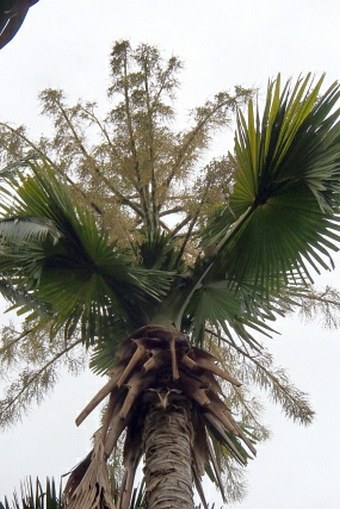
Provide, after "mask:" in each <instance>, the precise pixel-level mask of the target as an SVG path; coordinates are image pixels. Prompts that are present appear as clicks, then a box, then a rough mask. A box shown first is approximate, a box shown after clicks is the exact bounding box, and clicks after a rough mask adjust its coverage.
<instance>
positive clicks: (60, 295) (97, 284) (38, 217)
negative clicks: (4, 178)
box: [0, 166, 172, 339]
mask: <svg viewBox="0 0 340 509" xmlns="http://www.w3.org/2000/svg"><path fill="white" fill-rule="evenodd" d="M32 169H33V176H30V175H29V176H26V177H25V178H23V177H22V178H21V179H19V180H17V181H15V180H13V179H12V180H11V181H9V182H7V185H6V186H3V188H2V193H3V194H4V196H5V197H6V198H8V196H9V190H8V184H11V186H12V189H13V191H14V194H13V196H12V195H11V196H10V198H11V200H7V202H6V201H5V200H4V201H3V203H4V205H3V206H2V209H3V214H4V216H5V217H4V219H3V221H2V223H0V270H1V272H2V274H3V275H5V276H7V278H8V279H9V278H11V277H12V278H13V286H15V288H16V289H17V290H19V289H21V288H25V289H27V288H28V289H30V293H31V294H32V295H33V296H34V299H35V301H38V302H41V303H43V304H44V306H45V307H46V306H47V308H49V310H50V314H51V315H52V316H53V317H54V330H55V331H57V330H59V329H60V328H61V327H65V330H66V334H67V336H70V335H71V334H72V333H73V332H74V330H75V329H76V328H77V327H78V326H80V328H81V331H82V333H83V336H84V338H87V339H90V338H93V337H95V336H99V337H104V336H107V334H108V333H109V332H110V323H111V322H112V320H113V319H114V317H115V316H116V315H119V316H120V317H122V319H123V320H124V319H125V320H126V322H127V323H128V325H127V327H128V328H130V329H133V328H135V327H136V326H137V327H138V326H140V325H143V324H144V323H145V322H146V321H147V313H148V312H150V311H151V310H152V306H153V305H156V304H157V303H158V302H159V301H160V300H161V299H162V298H163V297H164V296H165V295H166V293H167V292H168V289H169V286H170V283H171V280H172V275H171V274H170V273H169V272H165V271H160V270H150V269H148V270H146V269H144V268H142V267H138V266H134V265H133V257H132V254H131V255H128V254H127V253H126V252H122V250H120V249H118V247H117V246H116V245H115V244H112V243H110V242H109V241H108V238H107V235H106V234H105V232H104V231H103V230H102V229H101V228H100V227H98V225H97V224H96V221H95V219H94V218H93V216H91V215H90V214H89V213H88V212H87V211H84V210H81V209H80V208H78V207H74V204H73V203H72V201H71V199H70V197H69V194H68V192H67V189H66V187H65V186H64V185H63V184H62V183H61V182H59V181H58V180H57V179H56V177H55V176H54V175H53V172H52V171H51V170H50V169H49V168H48V167H47V166H44V167H38V166H32ZM9 201H10V203H9ZM25 310H26V308H25Z"/></svg>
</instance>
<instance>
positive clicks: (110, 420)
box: [65, 326, 256, 509]
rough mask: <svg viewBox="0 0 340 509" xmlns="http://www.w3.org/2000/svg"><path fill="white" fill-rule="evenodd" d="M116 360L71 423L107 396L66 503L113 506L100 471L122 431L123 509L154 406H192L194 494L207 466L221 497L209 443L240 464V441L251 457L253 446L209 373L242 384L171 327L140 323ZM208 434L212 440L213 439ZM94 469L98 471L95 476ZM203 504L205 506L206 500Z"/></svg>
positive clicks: (76, 507) (244, 456) (80, 508)
mask: <svg viewBox="0 0 340 509" xmlns="http://www.w3.org/2000/svg"><path fill="white" fill-rule="evenodd" d="M117 358H118V361H117V363H116V365H115V366H114V368H113V369H112V371H111V378H110V380H109V382H108V383H107V384H106V385H105V386H104V387H103V388H102V389H101V390H100V391H99V392H98V393H97V394H96V395H95V396H94V398H93V399H92V400H91V401H90V403H89V404H88V405H87V406H86V407H85V408H84V410H83V411H82V412H81V414H80V415H79V416H78V418H77V420H76V423H77V425H79V424H81V422H82V421H83V420H84V419H85V418H86V417H87V416H88V415H89V414H90V412H91V411H92V410H93V409H94V408H95V407H96V406H97V405H98V404H99V403H100V402H101V401H102V400H103V399H104V398H105V397H107V396H109V402H108V405H107V408H106V410H105V413H104V416H103V424H102V427H101V428H100V430H99V431H98V433H99V435H98V436H99V438H98V441H96V445H95V448H94V451H93V453H92V454H91V455H89V456H88V457H87V458H86V459H85V460H84V462H85V463H84V462H82V464H80V465H79V466H78V467H77V468H76V469H75V470H74V471H73V472H72V473H71V475H70V478H69V481H68V483H67V486H66V489H65V502H66V504H65V505H66V507H67V508H72V509H84V507H86V509H90V508H91V509H92V508H97V507H98V509H99V507H101V508H103V509H104V508H105V509H106V507H112V505H111V506H110V505H108V502H107V493H108V491H107V488H106V487H105V489H104V488H102V486H104V485H105V486H106V484H105V483H106V480H107V475H106V474H105V475H104V473H103V468H104V464H105V461H106V459H107V458H108V457H109V456H110V454H111V453H112V451H113V448H114V447H115V445H116V443H117V440H118V438H119V436H120V435H121V433H122V432H123V430H124V429H126V430H127V438H126V441H125V448H124V464H125V468H126V474H125V476H124V481H123V486H122V487H121V497H120V499H119V502H118V508H119V509H128V507H129V502H130V497H131V492H132V487H133V481H134V475H135V470H136V468H137V464H138V461H139V459H140V457H141V455H142V452H143V453H144V452H145V450H144V451H142V443H143V444H144V448H145V447H146V445H145V444H146V439H145V437H144V438H143V439H142V433H143V429H144V428H145V422H146V421H147V422H149V421H150V415H152V413H153V412H154V411H155V410H156V411H158V412H161V413H162V412H163V413H164V412H167V413H171V412H174V413H176V411H177V413H178V411H179V410H180V411H183V409H184V408H186V409H190V412H189V413H190V419H189V421H190V422H189V424H188V429H189V428H190V429H191V430H192V431H191V432H190V434H191V437H190V444H191V446H190V457H191V460H190V462H191V468H192V474H193V479H194V481H195V482H196V485H197V488H198V491H199V493H202V489H201V486H200V479H201V477H202V475H203V474H204V473H205V471H206V470H207V469H209V471H210V473H211V472H214V474H211V475H213V476H214V479H215V481H216V483H217V484H218V485H219V486H220V489H221V491H222V495H224V494H223V486H222V483H221V478H220V473H219V468H218V461H217V459H216V458H215V452H214V445H215V444H216V443H217V444H220V445H222V446H223V450H224V451H225V453H226V454H228V455H231V456H233V457H234V458H235V459H236V460H237V461H238V462H239V463H242V464H246V462H247V460H248V458H249V457H250V456H249V454H248V452H247V451H246V449H244V447H243V445H242V442H243V444H245V445H246V446H247V448H248V449H249V451H250V452H251V453H252V454H254V455H255V453H256V451H255V449H254V446H253V444H252V442H251V441H250V440H249V438H248V437H247V436H246V435H245V433H244V432H243V430H242V429H241V428H240V426H239V425H238V424H237V423H236V422H235V420H234V419H233V417H232V415H231V412H230V411H229V409H228V408H227V406H226V405H225V403H224V402H223V399H222V398H223V394H222V391H221V388H220V385H219V384H218V382H217V380H216V378H215V377H216V376H218V377H220V378H222V379H223V380H225V381H227V382H229V383H231V384H233V385H235V386H239V385H240V384H239V383H238V382H237V381H236V380H235V379H234V378H233V377H232V376H230V375H229V373H226V372H225V371H224V370H222V369H221V368H219V367H218V366H217V362H216V359H215V358H214V357H213V356H212V355H211V354H209V353H207V352H204V351H203V350H201V349H199V348H195V347H191V345H190V343H189V340H188V339H187V337H186V336H184V335H183V334H181V333H180V332H178V331H176V330H172V329H166V328H163V327H159V326H146V327H143V328H141V329H139V330H138V331H136V333H135V334H133V335H132V336H131V337H129V338H127V339H126V340H125V341H123V342H122V344H121V345H120V347H119V350H118V357H117ZM209 435H211V436H212V437H213V440H212V441H211V440H210V437H209ZM96 448H98V450H97V449H96ZM160 454H162V452H161V451H160ZM85 467H86V468H85ZM98 471H100V472H101V474H100V476H101V477H100V476H99V474H98ZM105 476H106V477H105ZM99 477H100V479H99ZM100 489H102V491H100ZM98 490H99V491H98ZM147 490H148V486H147ZM99 496H100V497H102V498H101V499H102V500H103V504H104V505H102V506H99V505H95V504H96V503H97V501H98V500H99V498H98V497H99ZM202 496H203V495H202ZM85 499H86V501H90V505H84V504H83V501H84V500H85ZM202 501H203V505H204V506H206V503H205V501H204V499H203V500H202ZM91 504H92V505H91ZM105 504H107V505H105Z"/></svg>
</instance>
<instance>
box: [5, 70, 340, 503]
mask: <svg viewBox="0 0 340 509" xmlns="http://www.w3.org/2000/svg"><path fill="white" fill-rule="evenodd" d="M322 82H323V79H320V80H319V81H318V82H317V83H315V84H313V82H312V80H311V77H310V76H307V77H306V78H304V79H302V78H301V79H299V80H298V81H297V83H296V84H294V85H292V84H291V83H287V84H286V85H285V86H284V87H281V83H280V77H278V78H277V79H276V80H275V81H274V82H271V83H269V85H268V91H267V98H266V101H265V104H264V112H263V114H262V115H260V107H259V106H258V105H254V103H253V101H252V100H250V102H249V106H248V113H247V115H246V116H244V115H243V114H242V112H241V111H238V113H237V132H236V137H235V150H234V153H233V155H230V158H229V162H228V165H226V166H223V167H222V170H221V171H220V172H219V173H216V172H215V173H212V174H210V175H208V176H207V178H206V179H205V186H203V188H200V189H199V188H197V189H198V190H197V200H198V202H199V204H198V206H196V207H193V209H192V211H191V213H190V214H188V216H187V217H186V218H185V222H184V223H183V224H184V225H185V227H186V228H185V229H184V233H183V230H181V229H180V228H179V227H178V225H176V226H173V227H172V226H171V225H169V224H165V223H164V221H163V220H162V218H163V214H162V212H163V203H169V201H168V202H166V201H165V195H166V191H167V189H166V188H165V186H164V185H163V187H162V185H161V184H162V183H161V182H159V181H157V179H156V178H155V172H154V171H153V168H151V170H150V171H148V172H146V171H145V170H144V168H143V166H142V167H139V168H134V172H135V173H132V171H131V179H133V178H134V177H132V175H135V176H136V179H137V180H136V182H135V188H136V189H137V192H135V193H134V194H131V191H130V189H128V188H127V195H126V196H125V199H126V200H127V201H125V202H122V203H123V204H122V207H124V204H126V203H128V202H129V203H130V204H132V205H133V208H134V209H135V210H136V211H137V212H136V213H137V214H138V222H137V223H136V228H137V234H136V235H135V236H134V237H130V239H129V243H128V244H125V245H122V244H121V243H120V242H119V239H118V238H117V239H112V238H109V236H108V233H107V232H106V230H105V228H104V227H103V226H102V225H101V224H100V214H99V215H97V216H94V214H93V213H92V211H91V207H89V208H88V209H84V207H80V206H78V205H76V204H75V202H74V195H71V194H70V191H69V187H68V185H67V183H65V181H64V180H63V179H62V178H61V177H60V176H59V175H56V172H55V170H54V169H53V168H52V167H51V166H50V165H49V163H48V162H47V161H43V162H32V161H30V162H28V164H27V167H26V168H25V169H23V171H21V172H20V173H18V172H16V173H15V172H14V170H13V169H12V170H11V171H8V172H4V173H3V179H4V184H3V186H2V188H1V203H2V206H1V207H2V211H3V219H2V221H1V223H0V246H1V259H0V270H1V274H2V277H3V280H2V281H3V283H2V289H3V293H4V294H5V295H6V296H7V298H8V299H9V300H10V302H12V303H13V306H14V307H17V308H19V310H20V312H22V313H23V312H27V313H29V315H28V320H29V322H30V323H31V324H32V325H31V329H32V330H39V328H44V330H47V329H48V330H49V331H50V334H51V341H53V338H54V337H57V336H58V334H60V333H61V332H63V334H64V337H65V340H66V341H67V342H70V341H71V338H72V336H73V335H75V334H77V335H80V336H81V340H82V342H83V343H84V344H85V345H86V346H87V347H89V348H92V349H93V350H94V355H93V358H92V365H93V366H94V367H95V369H96V370H97V371H98V372H108V373H109V379H108V381H107V383H106V384H105V385H104V386H103V388H102V389H101V391H100V392H99V393H98V394H96V395H94V397H93V398H92V400H91V401H90V402H89V404H88V405H87V406H86V408H85V409H84V410H83V411H82V412H81V414H80V415H79V416H78V418H77V421H76V422H77V424H78V425H79V424H81V422H82V421H83V420H84V419H85V418H86V417H87V416H88V415H89V413H90V412H91V411H92V410H93V409H94V408H95V407H96V406H97V405H98V404H99V403H100V402H101V401H103V400H104V399H105V398H108V402H107V406H106V409H105V411H104V414H103V420H102V425H101V427H100V429H99V430H98V432H97V433H96V434H95V437H94V443H93V448H92V450H91V451H90V452H89V454H88V455H87V456H86V458H85V459H84V460H83V461H82V462H81V463H80V464H79V465H78V466H77V467H76V468H75V469H74V470H73V471H72V472H71V474H70V477H69V480H68V482H67V485H66V487H65V490H64V504H65V507H68V508H72V509H75V508H83V509H90V508H91V509H92V508H98V509H99V508H112V507H113V502H112V494H111V493H110V492H109V485H110V483H109V479H108V473H107V469H106V462H107V460H108V458H109V457H110V455H111V454H112V451H113V449H114V447H115V446H116V444H117V441H118V439H119V438H120V437H122V436H123V437H124V466H125V475H124V478H123V482H122V486H121V488H120V493H119V497H118V503H117V506H118V508H120V509H127V508H128V507H129V503H130V497H131V493H132V489H133V482H134V475H135V471H136V467H137V465H138V463H139V461H140V459H141V457H143V456H144V457H145V469H144V475H145V483H146V494H147V503H148V508H149V509H156V508H157V509H161V508H162V507H174V508H175V507H181V508H183V509H186V508H188V509H189V508H190V509H192V508H193V499H192V486H193V484H194V483H195V484H196V486H197V488H198V491H199V493H200V494H201V496H202V501H203V504H204V505H205V506H206V507H207V503H206V501H205V500H204V494H203V490H202V487H201V483H200V479H201V476H202V475H203V473H204V472H207V473H208V475H210V477H211V478H212V479H213V480H214V481H215V482H216V484H217V485H219V486H220V488H221V490H223V485H222V482H221V475H220V467H221V465H222V466H223V464H224V462H225V461H226V460H228V459H229V458H231V457H232V458H234V459H235V460H236V461H237V462H239V463H241V464H246V462H247V460H248V459H249V457H251V456H253V455H254V454H255V449H254V445H253V437H252V434H251V430H249V429H247V428H246V427H244V426H243V425H242V424H239V423H238V422H237V419H236V418H235V416H233V415H232V413H231V411H230V409H229V408H228V407H227V405H226V403H225V400H224V398H223V394H222V388H223V389H224V390H228V384H229V386H235V387H236V386H238V381H237V380H235V379H234V377H233V372H232V371H233V369H232V364H230V365H229V366H219V365H218V364H217V363H216V357H214V355H213V353H216V351H217V350H216V345H220V346H222V347H225V349H232V348H234V349H239V350H241V351H242V352H244V355H245V356H247V355H248V356H254V357H255V356H261V354H262V346H261V344H260V343H259V341H258V339H256V338H255V337H254V332H255V333H258V332H260V333H264V334H270V332H271V330H272V329H271V327H270V325H269V323H268V322H269V321H270V320H274V319H275V316H276V315H277V314H285V312H287V311H288V310H290V309H291V306H292V305H294V302H296V299H297V298H298V297H299V296H300V295H303V294H304V292H308V291H309V284H310V282H311V279H312V276H311V272H312V271H313V270H314V271H316V272H319V270H320V269H329V268H331V267H332V260H331V254H330V253H331V251H332V250H336V249H337V242H338V240H339V236H338V233H337V231H338V229H339V226H340V225H339V215H338V208H339V203H340V202H339V190H340V186H339V176H340V122H339V121H338V117H339V110H335V109H334V108H335V107H336V104H337V101H338V99H339V94H340V89H339V86H338V85H337V84H333V85H331V86H330V87H329V88H328V90H326V91H325V92H323V93H321V87H322ZM150 111H151V110H150ZM150 118H151V117H150ZM149 120H150V119H149ZM150 122H151V120H150ZM149 132H152V130H150V131H149ZM145 147H146V148H145V157H146V158H147V157H148V153H147V147H148V140H145ZM132 148H133V147H132ZM230 166H232V168H233V171H234V185H233V190H232V192H231V195H230V197H227V196H226V197H225V201H224V202H223V203H221V204H220V206H218V207H214V208H213V209H212V207H211V202H210V201H209V196H210V193H213V192H214V188H215V187H216V186H219V185H220V184H221V182H223V177H224V174H223V171H225V172H227V171H228V169H229V168H230ZM170 176H171V175H170ZM225 178H227V173H225ZM176 191H177V197H179V196H180V194H181V192H182V189H181V186H180V183H178V184H177V190H176V189H175V188H174V187H172V188H171V192H172V193H174V194H175V193H176ZM196 205H197V204H196ZM167 206H168V205H167ZM220 380H223V384H222V385H221V383H220ZM308 419H310V415H309V414H308V413H306V415H305V420H306V421H308Z"/></svg>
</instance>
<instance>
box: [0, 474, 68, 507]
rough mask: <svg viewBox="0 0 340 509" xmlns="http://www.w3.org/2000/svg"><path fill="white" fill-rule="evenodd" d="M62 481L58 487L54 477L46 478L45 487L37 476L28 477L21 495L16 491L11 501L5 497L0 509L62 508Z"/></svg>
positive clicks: (22, 487) (22, 486)
mask: <svg viewBox="0 0 340 509" xmlns="http://www.w3.org/2000/svg"><path fill="white" fill-rule="evenodd" d="M62 507H63V504H62V502H61V483H60V485H59V488H57V486H56V484H55V481H54V479H53V478H52V479H48V478H47V479H46V485H45V487H43V486H42V484H41V482H40V480H39V479H38V478H37V479H36V481H35V483H34V482H33V480H32V478H28V479H26V480H25V481H24V482H23V483H22V484H21V490H20V496H19V495H18V494H17V493H15V494H14V496H13V500H12V501H11V502H9V501H8V499H7V498H6V497H5V500H4V503H3V504H2V503H1V502H0V509H62Z"/></svg>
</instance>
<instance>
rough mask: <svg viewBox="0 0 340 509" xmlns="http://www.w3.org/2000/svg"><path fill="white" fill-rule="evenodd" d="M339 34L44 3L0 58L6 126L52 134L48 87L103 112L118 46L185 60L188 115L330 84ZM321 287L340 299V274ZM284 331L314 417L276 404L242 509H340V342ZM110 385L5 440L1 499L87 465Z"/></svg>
mask: <svg viewBox="0 0 340 509" xmlns="http://www.w3.org/2000/svg"><path fill="white" fill-rule="evenodd" d="M339 22H340V7H339V3H338V1H335V0H334V1H331V0H324V1H323V2H320V1H315V0H308V1H307V0H299V1H296V0H295V1H292V0H285V1H278V0H276V1H275V0H270V1H267V0H260V1H258V2H255V1H254V0H243V1H242V2H237V1H233V2H231V1H229V2H228V1H227V0H209V1H203V0H172V1H171V2H170V1H166V0H124V1H122V0H121V1H115V0H72V1H70V0H40V2H38V3H37V4H36V5H34V6H33V7H32V8H31V10H30V12H29V14H28V16H27V18H26V20H25V22H24V25H23V27H22V29H21V30H20V32H19V33H18V35H17V36H16V38H15V39H14V40H13V41H12V42H11V43H10V44H9V45H8V46H6V47H5V48H4V49H3V50H2V51H1V52H0V70H1V73H0V121H10V122H12V123H13V125H18V124H20V123H25V124H26V125H27V126H29V128H30V131H31V133H32V135H38V134H39V133H40V132H42V131H45V130H46V129H47V128H48V125H47V123H46V120H44V119H42V118H41V117H40V116H39V104H38V101H37V95H38V93H39V91H41V90H43V89H44V88H47V87H55V88H63V89H64V90H65V91H66V93H67V96H68V97H69V98H70V100H71V101H72V100H76V99H77V98H78V97H84V98H86V99H98V100H99V101H100V102H101V103H103V102H104V100H105V89H106V86H107V85H108V57H109V54H110V49H111V47H112V44H113V42H114V41H115V40H117V39H121V38H128V39H130V40H131V41H132V43H133V44H136V43H139V42H148V43H151V44H157V45H158V46H159V47H160V49H161V50H162V51H163V52H164V55H165V56H170V55H171V54H175V55H178V56H179V57H181V58H182V59H183V60H184V63H185V68H184V70H183V72H182V87H181V89H180V93H179V96H180V101H179V107H180V108H181V114H183V112H184V110H185V109H186V108H190V107H192V106H194V105H196V104H199V103H200V102H203V101H204V100H205V98H207V97H209V96H210V95H212V94H213V93H215V92H217V91H219V90H221V89H228V88H231V87H232V86H233V85H235V84H241V85H244V86H256V87H259V88H260V90H262V91H263V92H264V90H265V85H266V82H267V80H268V78H269V77H273V76H275V75H276V74H277V72H279V71H280V72H281V73H282V74H283V77H284V78H287V77H289V76H293V77H297V76H298V75H299V74H300V73H306V72H308V71H312V72H315V73H316V74H317V75H320V74H321V73H323V72H326V75H327V78H326V81H327V82H328V83H331V82H332V81H334V80H335V79H337V78H338V77H339V75H340V73H339V71H340V58H339V53H340V33H339V24H340V23H339ZM230 139H231V136H230V135H227V134H226V135H225V143H224V139H223V138H221V137H219V138H218V140H219V141H218V144H219V146H218V147H217V149H218V150H219V151H220V152H221V153H222V152H226V151H227V150H228V149H231V146H230V144H229V141H230ZM215 149H216V147H215ZM338 259H339V262H340V257H338ZM322 282H324V283H326V282H327V283H330V284H332V285H333V286H335V287H337V288H339V285H340V263H339V267H338V269H337V270H336V271H335V272H334V273H332V274H328V275H327V276H325V277H324V278H323V279H322V281H320V284H321V283H322ZM278 328H279V330H280V332H281V336H280V337H278V338H276V339H275V340H273V341H271V344H270V349H271V351H272V352H274V354H275V356H276V359H277V363H278V364H279V365H282V366H285V367H287V368H288V371H289V373H290V375H291V377H292V379H293V380H294V381H295V382H296V383H297V385H298V386H299V387H300V388H301V389H303V390H304V391H306V392H308V393H309V394H310V398H311V401H312V404H313V407H314V409H315V410H316V412H317V415H316V419H315V422H314V423H313V424H312V425H311V426H310V427H309V428H300V427H298V426H297V425H295V424H293V423H291V422H288V421H287V420H286V419H285V418H284V417H283V416H282V415H281V413H280V411H279V410H278V409H275V408H274V407H272V406H271V405H269V404H268V409H267V412H266V422H267V423H268V424H269V425H270V427H271V429H272V434H273V436H272V439H271V440H270V441H268V442H267V443H266V444H264V445H262V446H260V447H259V448H258V458H257V459H256V460H255V461H253V462H252V464H251V466H250V467H249V469H248V470H249V475H248V485H249V486H248V488H249V489H248V492H249V494H248V497H247V498H246V499H245V500H244V501H243V502H242V503H241V505H239V507H242V508H244V509H250V508H251V509H263V508H264V507H265V508H270V507H275V509H287V508H292V509H306V508H307V507H308V509H319V508H320V506H321V505H325V506H327V509H338V507H339V495H338V491H339V478H340V475H339V474H340V460H339V458H340V439H339V432H338V429H339V426H340V409H339V386H340V369H339V364H340V363H339V359H340V338H339V332H337V331H335V332H329V331H325V330H322V329H321V327H320V326H319V325H318V323H313V324H307V325H306V324H302V323H301V322H299V321H297V320H293V319H289V320H286V321H280V322H279V323H278ZM102 383H103V381H102V380H98V379H97V378H96V377H94V376H89V375H86V376H82V377H80V378H78V379H75V378H71V377H65V378H64V379H63V380H61V382H60V384H59V386H58V387H57V389H56V390H55V392H54V393H53V395H51V397H50V398H49V399H48V400H47V401H46V402H45V403H44V404H43V405H41V407H40V408H39V409H38V410H34V411H32V413H31V414H30V416H29V417H28V418H26V419H25V420H24V421H23V423H22V424H20V425H18V426H17V427H16V428H15V430H13V431H10V432H6V433H3V434H2V435H0V499H1V497H2V496H3V495H4V494H11V493H12V491H13V488H14V486H18V485H19V480H20V479H21V478H23V477H24V476H25V475H27V474H32V475H37V474H39V476H41V477H44V476H45V475H55V476H56V477H58V476H59V475H60V474H61V473H64V472H65V471H67V469H69V468H70V467H71V466H73V465H74V464H75V463H77V461H79V460H80V459H81V458H82V457H83V456H84V455H85V454H86V453H87V451H88V448H89V446H88V440H89V437H90V436H91V434H92V433H93V431H94V430H95V428H96V424H97V423H96V421H95V418H91V417H90V418H89V419H88V421H86V422H85V423H84V424H83V425H82V426H81V428H80V429H76V427H75V425H74V418H75V417H76V416H77V414H78V412H79V411H80V410H81V409H82V407H83V406H84V405H85V403H86V402H87V401H88V400H89V399H90V398H91V397H92V395H93V394H94V392H95V391H96V390H97V388H99V386H100V385H101V384H102Z"/></svg>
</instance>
